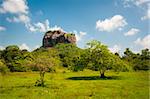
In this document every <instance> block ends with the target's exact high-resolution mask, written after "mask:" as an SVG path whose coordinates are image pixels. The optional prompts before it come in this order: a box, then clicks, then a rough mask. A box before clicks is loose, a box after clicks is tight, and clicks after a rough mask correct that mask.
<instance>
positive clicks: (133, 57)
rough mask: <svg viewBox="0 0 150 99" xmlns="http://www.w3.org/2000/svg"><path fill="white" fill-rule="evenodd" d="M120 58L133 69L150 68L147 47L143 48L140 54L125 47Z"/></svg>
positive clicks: (149, 56) (149, 55) (149, 52)
mask: <svg viewBox="0 0 150 99" xmlns="http://www.w3.org/2000/svg"><path fill="white" fill-rule="evenodd" d="M122 59H123V60H124V61H127V62H128V63H129V65H130V67H132V68H133V69H134V70H149V68H150V51H149V49H143V50H142V51H141V54H139V53H137V54H135V53H133V52H132V51H131V50H130V49H129V48H126V50H125V52H124V56H123V57H122Z"/></svg>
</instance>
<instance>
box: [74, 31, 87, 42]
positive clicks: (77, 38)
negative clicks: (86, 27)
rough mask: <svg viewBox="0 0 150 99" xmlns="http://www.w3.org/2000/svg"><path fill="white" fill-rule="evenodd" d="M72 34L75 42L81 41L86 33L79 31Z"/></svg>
mask: <svg viewBox="0 0 150 99" xmlns="http://www.w3.org/2000/svg"><path fill="white" fill-rule="evenodd" d="M73 33H75V36H76V40H77V42H78V41H81V40H82V38H83V36H85V35H86V34H87V33H86V32H82V31H80V32H79V33H78V32H77V31H73Z"/></svg>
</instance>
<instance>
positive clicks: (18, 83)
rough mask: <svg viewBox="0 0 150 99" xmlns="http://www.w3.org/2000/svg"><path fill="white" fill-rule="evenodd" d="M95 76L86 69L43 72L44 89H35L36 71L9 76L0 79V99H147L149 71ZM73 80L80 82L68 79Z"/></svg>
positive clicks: (95, 73)
mask: <svg viewBox="0 0 150 99" xmlns="http://www.w3.org/2000/svg"><path fill="white" fill-rule="evenodd" d="M98 76H99V72H93V71H89V70H86V71H83V72H66V73H64V72H60V73H46V75H45V81H46V87H35V86H34V84H35V81H36V80H37V79H39V74H38V73H37V72H16V73H9V74H7V75H5V76H0V99H20V98H26V99H89V98H90V99H149V88H150V87H149V75H148V72H143V71H142V72H120V73H119V74H116V73H114V72H107V73H106V76H107V77H112V79H109V78H108V79H99V78H98ZM73 77H76V78H79V79H69V78H73ZM87 77H89V78H90V79H85V78H87ZM93 77H97V78H93ZM113 77H117V78H113Z"/></svg>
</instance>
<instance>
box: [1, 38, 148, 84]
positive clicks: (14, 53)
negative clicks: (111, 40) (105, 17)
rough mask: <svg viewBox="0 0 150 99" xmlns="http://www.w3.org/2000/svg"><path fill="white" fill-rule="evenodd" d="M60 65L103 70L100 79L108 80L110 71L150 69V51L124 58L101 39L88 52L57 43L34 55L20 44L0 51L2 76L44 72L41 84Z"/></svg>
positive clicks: (91, 43) (89, 45)
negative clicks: (13, 73)
mask: <svg viewBox="0 0 150 99" xmlns="http://www.w3.org/2000/svg"><path fill="white" fill-rule="evenodd" d="M58 66H62V67H65V68H68V69H69V70H72V71H82V70H83V69H85V68H86V69H91V70H94V71H99V72H100V77H101V78H104V77H105V72H106V71H107V70H114V71H117V72H119V71H137V70H149V68H150V51H149V49H143V50H141V52H140V53H134V52H132V51H131V50H130V49H129V48H126V50H125V51H124V55H123V56H121V55H119V53H115V54H113V53H111V52H110V51H109V49H108V47H107V46H106V45H104V44H102V43H101V42H99V41H97V40H93V41H90V42H88V43H87V47H86V48H84V49H81V48H78V47H77V46H76V45H75V44H57V45H56V46H55V47H53V48H43V47H41V48H37V49H36V50H34V51H32V52H29V51H27V50H25V49H24V50H20V49H19V47H18V46H16V45H10V46H7V47H6V48H5V49H4V50H0V72H1V73H5V72H7V71H10V72H26V71H40V77H41V79H40V81H41V80H43V79H44V74H45V72H56V69H55V68H56V67H58ZM40 84H41V83H40Z"/></svg>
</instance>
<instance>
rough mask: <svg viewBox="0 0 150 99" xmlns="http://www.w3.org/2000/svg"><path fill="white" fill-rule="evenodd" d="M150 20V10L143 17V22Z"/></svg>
mask: <svg viewBox="0 0 150 99" xmlns="http://www.w3.org/2000/svg"><path fill="white" fill-rule="evenodd" d="M147 19H150V9H148V10H147V12H146V15H145V16H143V17H141V20H147Z"/></svg>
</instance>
